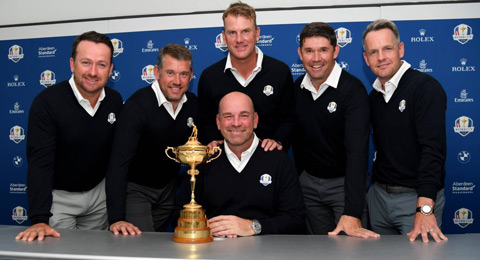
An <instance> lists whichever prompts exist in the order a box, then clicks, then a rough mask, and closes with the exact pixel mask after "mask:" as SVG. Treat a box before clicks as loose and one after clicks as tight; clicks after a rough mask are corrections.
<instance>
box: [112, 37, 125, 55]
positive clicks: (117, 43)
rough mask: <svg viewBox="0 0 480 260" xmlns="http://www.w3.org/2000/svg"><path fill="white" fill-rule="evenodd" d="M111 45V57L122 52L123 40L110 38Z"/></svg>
mask: <svg viewBox="0 0 480 260" xmlns="http://www.w3.org/2000/svg"><path fill="white" fill-rule="evenodd" d="M111 41H112V45H113V57H117V56H118V55H120V54H122V53H123V42H122V41H121V40H119V39H115V38H114V39H112V40H111Z"/></svg>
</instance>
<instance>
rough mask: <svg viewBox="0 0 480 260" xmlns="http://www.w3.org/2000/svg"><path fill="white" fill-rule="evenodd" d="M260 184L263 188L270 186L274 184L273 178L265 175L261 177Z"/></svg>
mask: <svg viewBox="0 0 480 260" xmlns="http://www.w3.org/2000/svg"><path fill="white" fill-rule="evenodd" d="M260 183H261V184H262V185H263V186H268V185H269V184H270V183H272V176H270V174H268V173H265V174H263V175H262V176H260Z"/></svg>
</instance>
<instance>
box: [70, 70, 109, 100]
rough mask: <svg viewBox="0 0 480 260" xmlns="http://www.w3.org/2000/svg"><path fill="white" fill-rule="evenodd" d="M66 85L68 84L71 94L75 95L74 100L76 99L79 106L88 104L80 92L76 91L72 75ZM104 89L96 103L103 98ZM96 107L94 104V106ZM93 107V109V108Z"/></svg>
mask: <svg viewBox="0 0 480 260" xmlns="http://www.w3.org/2000/svg"><path fill="white" fill-rule="evenodd" d="M68 83H69V84H70V87H71V88H72V91H73V94H74V95H75V98H76V99H77V101H78V103H79V104H80V105H81V104H82V103H85V102H87V103H88V104H90V101H89V100H88V99H86V98H84V97H83V96H82V94H81V93H80V91H78V88H77V85H76V84H75V80H74V79H73V75H72V76H71V77H70V79H69V80H68ZM105 96H106V94H105V88H102V92H101V93H100V97H99V98H98V101H97V103H98V102H100V101H102V100H103V99H104V98H105ZM95 106H96V104H95ZM95 106H94V107H95Z"/></svg>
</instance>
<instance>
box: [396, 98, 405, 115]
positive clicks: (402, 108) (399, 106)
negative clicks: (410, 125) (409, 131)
mask: <svg viewBox="0 0 480 260" xmlns="http://www.w3.org/2000/svg"><path fill="white" fill-rule="evenodd" d="M406 107H407V101H405V99H404V100H402V101H400V104H398V110H400V112H403V110H405V108H406Z"/></svg>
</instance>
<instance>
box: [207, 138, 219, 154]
mask: <svg viewBox="0 0 480 260" xmlns="http://www.w3.org/2000/svg"><path fill="white" fill-rule="evenodd" d="M222 144H223V140H216V141H211V142H210V143H209V144H207V146H208V147H210V151H211V152H212V153H214V152H215V151H214V150H213V148H215V147H217V146H219V145H222Z"/></svg>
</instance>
